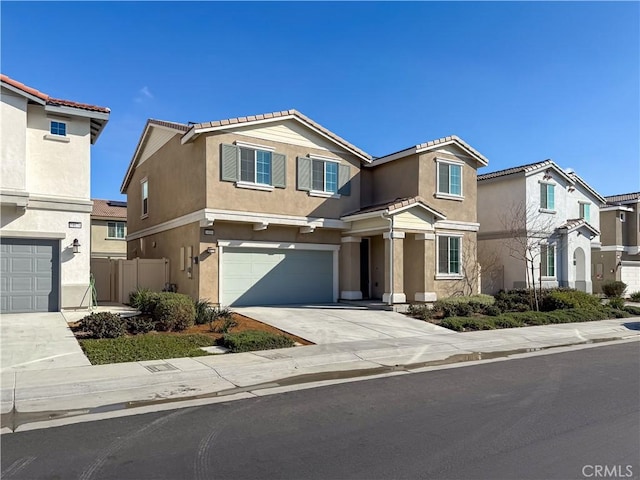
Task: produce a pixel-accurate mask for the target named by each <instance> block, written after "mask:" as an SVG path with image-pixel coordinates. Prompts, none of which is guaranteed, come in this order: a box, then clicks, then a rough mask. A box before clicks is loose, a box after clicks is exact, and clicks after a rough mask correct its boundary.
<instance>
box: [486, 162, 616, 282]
mask: <svg viewBox="0 0 640 480" xmlns="http://www.w3.org/2000/svg"><path fill="white" fill-rule="evenodd" d="M602 203H604V199H603V198H602V196H601V195H600V194H598V193H597V192H596V191H595V190H594V189H593V188H591V187H590V186H589V185H588V184H587V183H586V182H585V181H584V180H583V179H582V178H580V177H579V176H578V175H576V173H575V172H573V171H572V170H570V169H567V170H563V169H561V168H560V167H559V166H558V165H557V164H556V163H554V162H553V161H552V160H545V161H542V162H538V163H533V164H529V165H523V166H519V167H514V168H508V169H506V170H501V171H498V172H493V173H487V174H484V175H478V220H479V222H480V231H479V233H478V255H479V257H480V263H481V266H482V268H483V277H482V291H483V292H484V293H496V292H497V291H498V290H500V289H505V290H509V289H512V288H527V287H529V286H531V285H532V284H535V285H536V286H539V285H542V287H545V288H546V287H558V286H559V287H569V288H576V289H578V290H582V291H585V292H589V293H591V292H592V289H593V286H592V280H591V251H592V249H593V250H596V251H599V249H600V214H599V206H600V205H601V204H602ZM525 248H526V249H528V251H529V253H528V255H527V256H528V258H529V261H525V260H524V258H525V255H523V253H524V252H523V250H524V249H525Z"/></svg>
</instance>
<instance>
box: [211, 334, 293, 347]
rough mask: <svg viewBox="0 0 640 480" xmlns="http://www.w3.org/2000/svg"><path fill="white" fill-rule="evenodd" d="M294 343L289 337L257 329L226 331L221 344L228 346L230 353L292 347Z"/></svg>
mask: <svg viewBox="0 0 640 480" xmlns="http://www.w3.org/2000/svg"><path fill="white" fill-rule="evenodd" d="M294 345H295V343H294V341H293V340H291V339H290V338H289V337H285V336H284V335H276V334H274V333H269V332H261V331H258V330H245V331H244V332H238V333H227V334H225V335H224V337H222V346H224V347H226V348H228V349H229V350H230V351H231V353H239V352H253V351H255V350H271V349H274V348H288V347H293V346H294Z"/></svg>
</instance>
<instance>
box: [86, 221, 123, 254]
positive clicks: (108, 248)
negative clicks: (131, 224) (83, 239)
mask: <svg viewBox="0 0 640 480" xmlns="http://www.w3.org/2000/svg"><path fill="white" fill-rule="evenodd" d="M109 222H125V227H124V233H125V238H126V234H127V225H126V221H125V220H116V219H114V220H97V219H91V257H92V258H127V242H126V241H125V239H118V238H108V236H109V227H108V223H109Z"/></svg>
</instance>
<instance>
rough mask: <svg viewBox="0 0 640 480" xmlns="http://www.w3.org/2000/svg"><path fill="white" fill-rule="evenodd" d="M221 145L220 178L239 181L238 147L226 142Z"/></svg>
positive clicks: (226, 180) (227, 180)
mask: <svg viewBox="0 0 640 480" xmlns="http://www.w3.org/2000/svg"><path fill="white" fill-rule="evenodd" d="M220 147H221V153H220V179H221V180H223V181H225V182H237V181H238V147H236V146H235V145H226V144H224V143H223V144H222V145H220Z"/></svg>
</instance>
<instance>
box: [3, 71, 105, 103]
mask: <svg viewBox="0 0 640 480" xmlns="http://www.w3.org/2000/svg"><path fill="white" fill-rule="evenodd" d="M0 80H2V82H4V83H6V84H8V85H11V86H12V87H14V88H17V89H18V90H21V91H23V92H24V93H27V94H29V95H32V96H34V97H36V98H39V99H40V100H42V101H44V102H45V103H46V104H47V105H52V106H63V107H72V108H79V109H82V110H89V111H93V112H101V113H110V112H111V110H110V109H109V108H107V107H100V106H98V105H90V104H88V103H79V102H74V101H72V100H64V99H61V98H53V97H50V96H49V95H47V94H46V93H42V92H41V91H39V90H36V89H35V88H33V87H29V86H27V85H25V84H24V83H21V82H18V81H17V80H14V79H13V78H10V77H8V76H6V75H4V74H0Z"/></svg>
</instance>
